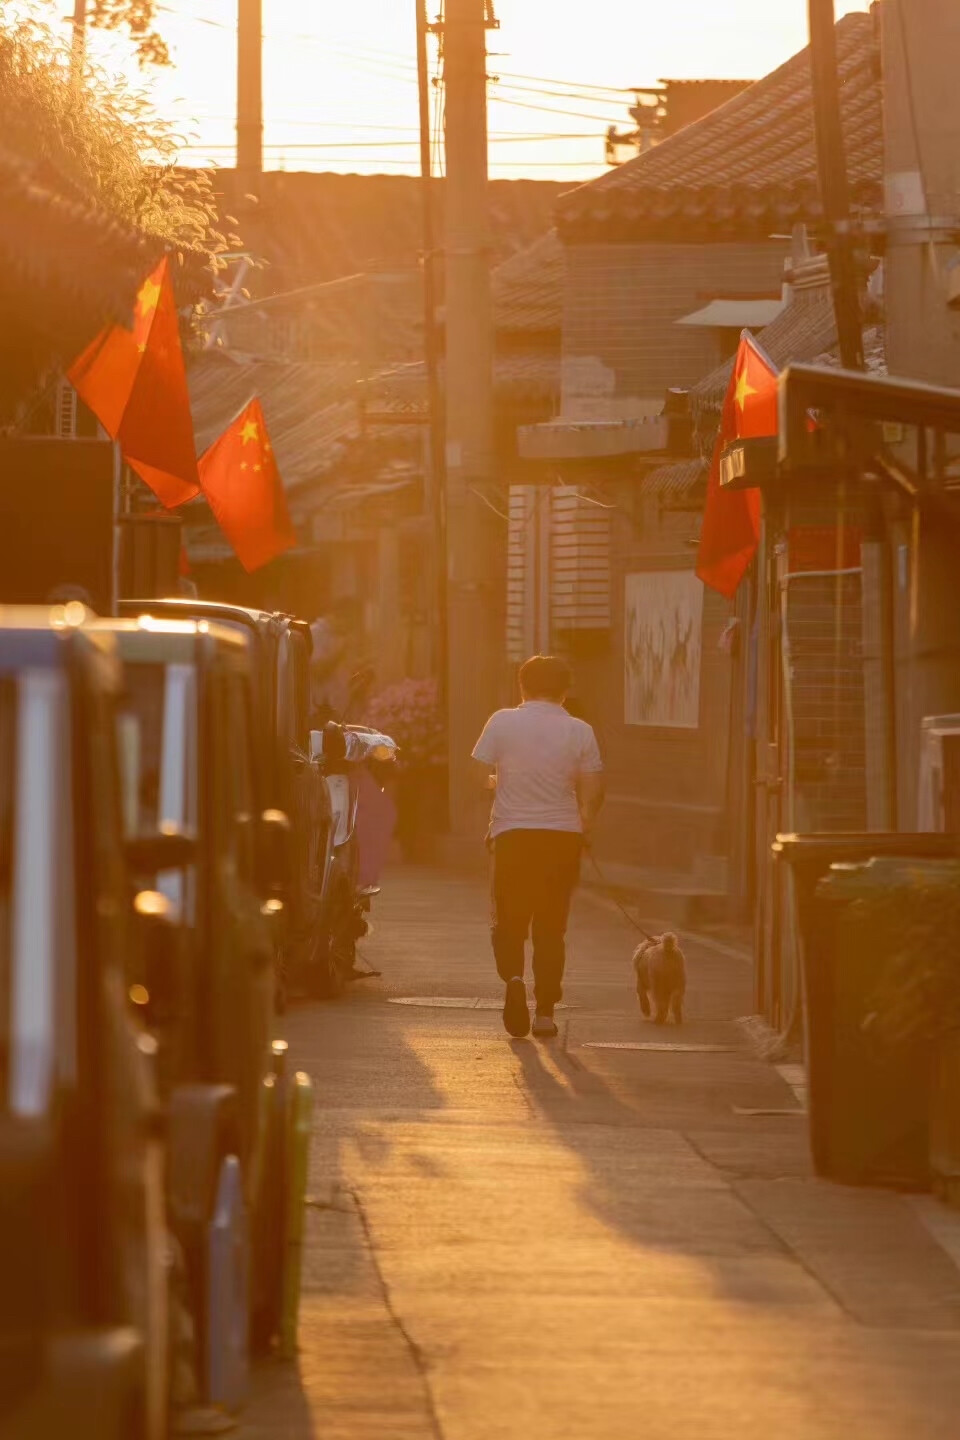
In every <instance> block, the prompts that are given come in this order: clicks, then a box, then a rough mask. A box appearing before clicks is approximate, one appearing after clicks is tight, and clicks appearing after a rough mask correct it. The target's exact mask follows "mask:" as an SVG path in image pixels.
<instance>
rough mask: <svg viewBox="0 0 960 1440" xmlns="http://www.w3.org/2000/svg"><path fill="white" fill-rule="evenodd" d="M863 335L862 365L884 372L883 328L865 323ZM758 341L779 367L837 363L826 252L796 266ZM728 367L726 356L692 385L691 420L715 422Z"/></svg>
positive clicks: (724, 391) (730, 369)
mask: <svg viewBox="0 0 960 1440" xmlns="http://www.w3.org/2000/svg"><path fill="white" fill-rule="evenodd" d="M863 338H864V350H865V352H866V355H865V359H866V363H867V369H868V370H872V371H877V372H880V371H883V370H884V369H885V360H884V332H883V328H882V326H877V325H874V326H870V327H868V328H867V329H865V331H864V337H863ZM758 339H759V342H760V344H761V346H762V347H763V349H764V350H765V351H766V353H767V354H768V355H769V356H770V359H771V360H772V361H773V362H774V363H775V364H776V365H777V366H778V367H779V368H781V369H782V368H783V367H784V366H785V365H790V364H813V363H817V364H827V365H829V364H839V358H838V357H837V353H836V352H837V323H836V319H835V317H834V312H833V294H832V291H831V289H830V275H829V271H828V268H827V261H826V257H825V256H817V257H815V258H814V259H812V260H809V261H807V262H805V264H804V265H802V266H801V267H800V268H799V269H798V271H797V275H796V277H795V285H794V290H793V294H792V295H791V297H790V303H789V304H788V305H787V307H786V308H785V309H784V310H783V311H782V312H781V313H780V314H779V315H778V316H777V318H776V319H775V320H773V321H772V322H771V323H770V324H769V325H767V326H766V327H765V328H764V329H763V330H761V331H759V333H758ZM732 369H733V360H732V359H730V360H726V361H724V363H723V364H722V365H718V366H717V368H716V370H713V371H711V373H710V374H709V375H707V376H706V377H705V378H704V379H703V380H701V381H700V382H699V383H698V384H697V385H695V386H694V387H693V388H692V390H691V391H690V404H691V408H692V410H693V414H694V417H695V418H697V419H699V418H700V417H703V419H704V421H705V422H706V423H707V424H708V425H713V424H715V423H716V419H717V417H718V416H719V414H720V411H721V409H722V408H723V397H724V396H725V395H726V393H727V385H728V384H729V381H730V372H731V371H732Z"/></svg>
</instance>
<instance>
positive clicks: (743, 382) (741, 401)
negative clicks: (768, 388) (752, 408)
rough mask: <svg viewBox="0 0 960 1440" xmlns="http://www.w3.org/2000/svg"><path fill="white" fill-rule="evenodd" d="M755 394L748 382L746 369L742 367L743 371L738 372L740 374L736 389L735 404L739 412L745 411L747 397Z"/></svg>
mask: <svg viewBox="0 0 960 1440" xmlns="http://www.w3.org/2000/svg"><path fill="white" fill-rule="evenodd" d="M756 393H757V392H756V390H755V389H754V388H753V386H752V385H751V384H750V381H749V380H748V379H747V367H746V366H744V367H743V369H742V370H741V371H740V374H739V375H738V376H737V389H736V399H737V404H738V405H739V406H740V409H741V410H745V409H746V405H747V397H748V396H750V395H756Z"/></svg>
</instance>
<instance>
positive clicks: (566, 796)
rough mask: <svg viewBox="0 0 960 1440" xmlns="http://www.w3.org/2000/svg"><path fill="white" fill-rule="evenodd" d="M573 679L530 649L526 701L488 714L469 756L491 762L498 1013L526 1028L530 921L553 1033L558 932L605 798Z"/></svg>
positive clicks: (515, 1028)
mask: <svg viewBox="0 0 960 1440" xmlns="http://www.w3.org/2000/svg"><path fill="white" fill-rule="evenodd" d="M571 686H572V676H571V674H570V671H569V669H568V667H567V666H566V664H565V663H564V662H563V661H562V660H559V659H557V658H556V657H554V656H552V655H534V656H533V658H532V659H531V660H528V661H527V662H526V664H525V665H523V666H521V669H520V694H521V697H522V701H523V703H522V704H521V705H519V706H518V707H517V708H516V709H514V710H498V711H497V713H496V714H495V715H491V717H490V719H489V720H488V721H487V723H486V726H485V727H484V731H483V734H482V735H481V736H480V739H479V740H478V741H477V744H476V747H475V748H474V751H473V758H474V759H475V760H479V761H480V762H481V763H482V764H483V765H485V766H486V767H487V768H488V770H489V769H492V770H493V771H494V776H495V779H494V787H495V791H494V801H493V814H492V817H491V823H490V831H489V839H490V843H491V846H492V850H493V954H494V959H495V960H496V963H497V973H498V974H499V976H500V978H501V980H503V981H504V982H505V984H506V987H507V989H506V996H505V999H504V1004H503V1023H504V1025H505V1026H506V1029H507V1030H508V1031H509V1033H510V1034H511V1035H513V1036H515V1037H516V1038H517V1039H522V1038H523V1037H524V1036H525V1035H529V1033H530V1011H529V1009H528V1008H527V991H526V985H525V983H524V979H523V974H524V964H525V948H526V941H527V934H528V932H529V931H530V928H531V925H532V927H533V981H534V993H535V998H536V1015H535V1016H534V1021H533V1033H534V1035H535V1036H537V1037H538V1038H541V1039H546V1038H549V1037H550V1036H553V1035H556V1033H557V1027H556V1024H555V1022H554V1018H553V1012H554V1008H555V1007H556V1006H557V1005H558V1004H559V1002H560V999H561V997H562V994H563V967H564V959H565V947H564V937H565V935H566V930H567V917H568V915H569V911H570V901H571V898H572V896H573V891H574V889H575V887H576V884H577V881H578V879H579V877H580V857H581V853H582V851H583V844H584V835H585V833H588V832H589V829H590V826H591V824H592V822H593V820H594V818H595V817H596V815H597V814H598V812H599V810H600V807H601V805H602V804H603V764H602V762H601V759H600V750H599V747H598V746H597V737H596V736H595V735H594V733H593V730H592V728H591V727H590V726H589V725H587V724H586V723H585V722H584V721H583V720H578V719H575V718H574V716H572V715H569V714H568V713H567V711H566V710H565V709H564V701H565V699H566V697H567V694H568V692H569V691H570V689H571Z"/></svg>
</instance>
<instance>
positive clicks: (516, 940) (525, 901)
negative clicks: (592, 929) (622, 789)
mask: <svg viewBox="0 0 960 1440" xmlns="http://www.w3.org/2000/svg"><path fill="white" fill-rule="evenodd" d="M582 850H583V838H582V836H580V835H574V834H571V833H569V832H566V831H562V830H507V831H505V833H504V834H502V835H498V836H497V838H496V839H495V840H494V842H493V881H492V888H493V926H492V936H493V955H494V959H495V960H496V962H497V974H498V975H499V976H500V979H501V980H503V981H507V980H512V979H513V977H514V976H515V975H523V973H524V961H525V949H526V942H527V935H528V934H529V933H530V929H531V926H532V928H533V982H534V993H535V995H536V1000H537V1008H538V1009H541V1010H544V1009H545V1010H551V1009H552V1008H553V1006H554V1005H556V1004H557V1003H558V1002H559V1001H560V999H561V997H562V995H563V965H564V959H565V955H566V950H565V946H564V936H565V935H566V933H567V917H568V916H569V913H570V901H571V899H572V897H573V892H574V890H575V889H576V885H577V881H578V880H579V878H580V855H581V851H582Z"/></svg>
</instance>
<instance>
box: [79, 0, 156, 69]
mask: <svg viewBox="0 0 960 1440" xmlns="http://www.w3.org/2000/svg"><path fill="white" fill-rule="evenodd" d="M156 19H157V3H156V0H89V10H88V20H89V23H90V24H91V25H94V26H96V27H97V28H98V29H101V30H126V31H127V32H128V33H129V35H130V38H131V40H132V41H133V43H134V47H135V49H136V52H137V59H138V60H139V61H140V64H141V65H169V64H170V51H169V50H168V49H167V44H166V41H165V40H164V38H163V36H162V35H161V34H160V32H159V30H158V29H157V24H156Z"/></svg>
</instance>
